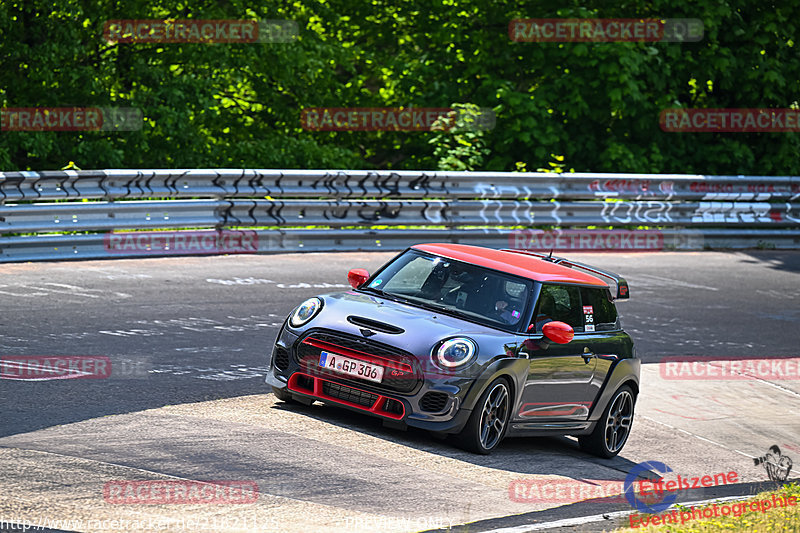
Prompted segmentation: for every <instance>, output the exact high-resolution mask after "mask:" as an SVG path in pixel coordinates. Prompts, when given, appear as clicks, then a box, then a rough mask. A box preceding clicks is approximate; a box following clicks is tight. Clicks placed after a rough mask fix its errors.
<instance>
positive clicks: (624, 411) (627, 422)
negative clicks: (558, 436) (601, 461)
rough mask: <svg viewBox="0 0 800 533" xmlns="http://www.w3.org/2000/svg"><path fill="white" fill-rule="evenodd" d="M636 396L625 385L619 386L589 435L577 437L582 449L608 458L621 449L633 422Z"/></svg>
mask: <svg viewBox="0 0 800 533" xmlns="http://www.w3.org/2000/svg"><path fill="white" fill-rule="evenodd" d="M635 403H636V397H635V396H634V394H633V390H631V388H630V387H628V386H627V385H625V386H623V387H620V388H619V389H618V390H617V392H616V393H614V396H613V397H612V398H611V401H610V402H608V406H607V407H606V409H605V411H603V416H601V417H600V420H598V421H597V425H596V426H595V428H594V431H592V432H591V433H590V434H589V435H584V436H581V437H578V442H579V443H580V445H581V448H582V449H583V450H584V451H587V452H589V453H591V454H593V455H597V456H598V457H604V458H606V459H609V458H611V457H614V456H615V455H617V454H618V453H619V452H620V451H622V447H623V446H625V443H626V442H627V440H628V436H629V435H630V433H631V425H632V424H633V407H634V404H635Z"/></svg>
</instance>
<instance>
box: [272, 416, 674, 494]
mask: <svg viewBox="0 0 800 533" xmlns="http://www.w3.org/2000/svg"><path fill="white" fill-rule="evenodd" d="M272 408H273V409H278V410H286V411H291V412H292V413H294V414H299V415H303V416H307V417H309V418H313V419H315V420H319V421H321V422H325V423H327V424H332V425H336V426H339V427H342V428H347V429H351V430H354V431H358V432H359V433H363V434H366V435H369V436H371V437H375V438H378V439H382V440H385V441H388V442H391V443H394V444H399V445H402V446H406V447H409V448H413V449H416V450H419V451H423V452H427V453H432V454H435V455H440V456H442V457H447V458H450V459H456V460H458V461H464V462H466V463H471V464H474V465H477V466H481V467H485V468H493V469H497V470H504V471H507V472H514V473H517V474H521V475H560V476H564V477H569V478H573V479H576V480H579V479H606V480H616V481H622V480H624V478H625V475H626V474H627V473H628V471H629V470H630V469H631V468H632V467H633V466H634V465H635V464H636V462H634V461H631V460H629V459H626V458H625V455H624V450H623V453H622V454H621V455H620V456H617V457H614V458H612V459H602V458H599V457H596V456H594V455H590V454H588V453H586V452H584V451H582V450H581V449H580V448H579V447H578V442H577V440H576V439H573V438H570V437H564V436H554V437H514V438H508V439H505V440H503V442H502V443H500V445H499V446H498V448H497V449H496V450H495V451H494V452H493V453H492V454H491V455H478V454H474V453H471V452H467V451H464V450H461V449H459V448H458V447H456V445H455V444H454V443H452V442H451V439H441V438H437V437H436V436H434V435H432V434H431V433H430V432H428V431H425V430H421V429H417V428H412V427H409V428H408V429H406V430H402V429H395V428H391V427H384V425H383V422H382V421H381V420H379V419H377V418H373V417H371V416H369V415H365V414H362V413H357V412H354V411H350V410H347V409H342V408H340V407H337V406H332V405H325V404H321V403H319V402H317V403H315V404H314V405H312V406H305V405H300V404H295V403H291V404H288V403H282V402H278V403H276V404H275V405H274V406H273V407H272ZM589 465H594V466H592V467H589ZM657 477H658V476H655V477H653V478H652V479H657ZM648 479H650V478H648Z"/></svg>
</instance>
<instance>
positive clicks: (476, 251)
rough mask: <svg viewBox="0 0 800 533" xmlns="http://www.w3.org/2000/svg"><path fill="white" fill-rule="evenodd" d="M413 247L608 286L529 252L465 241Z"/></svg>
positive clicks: (544, 277) (536, 275)
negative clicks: (516, 251) (466, 242)
mask: <svg viewBox="0 0 800 533" xmlns="http://www.w3.org/2000/svg"><path fill="white" fill-rule="evenodd" d="M412 248H414V249H415V250H422V251H424V252H430V253H432V254H436V255H441V256H443V257H448V258H450V259H455V260H457V261H463V262H465V263H470V264H473V265H478V266H482V267H486V268H491V269H494V270H499V271H501V272H507V273H509V274H514V275H517V276H521V277H523V278H529V279H534V280H536V281H542V282H552V283H580V284H581V285H597V286H599V287H608V284H607V283H606V282H605V281H603V280H601V279H600V278H596V277H594V276H592V275H591V274H587V273H585V272H581V271H579V270H573V269H571V268H568V267H565V266H562V265H556V264H553V263H549V262H547V261H544V260H542V259H539V258H538V257H534V256H531V255H525V254H518V253H514V252H505V251H502V250H493V249H491V248H483V247H481V246H468V245H466V244H446V243H430V244H417V245H414V246H412Z"/></svg>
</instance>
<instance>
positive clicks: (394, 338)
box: [304, 291, 515, 357]
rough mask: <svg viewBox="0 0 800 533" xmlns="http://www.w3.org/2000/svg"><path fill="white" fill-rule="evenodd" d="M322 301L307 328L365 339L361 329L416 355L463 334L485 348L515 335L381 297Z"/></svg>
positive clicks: (351, 294)
mask: <svg viewBox="0 0 800 533" xmlns="http://www.w3.org/2000/svg"><path fill="white" fill-rule="evenodd" d="M320 298H322V299H323V300H324V305H323V308H322V311H320V314H319V316H317V317H315V318H314V319H313V320H312V321H311V322H309V324H308V326H307V328H304V329H311V328H327V329H334V330H337V331H341V332H344V333H350V334H351V335H356V336H364V335H363V332H362V330H369V331H372V332H374V333H375V334H374V335H369V339H370V340H374V341H377V342H382V343H384V344H389V345H391V346H396V347H398V348H401V349H403V350H405V351H407V352H410V353H412V354H415V355H417V356H420V355H424V357H428V355H429V354H430V351H431V348H433V346H434V344H436V343H437V342H439V341H440V340H442V339H444V338H447V337H454V336H458V335H464V336H468V337H471V338H472V339H474V340H475V341H476V342H478V345H479V351H480V348H481V345H482V344H483V345H484V346H485V347H487V348H488V346H486V344H493V343H490V342H488V341H489V340H490V339H492V340H499V341H505V342H508V341H511V340H513V339H514V337H515V335H514V334H513V333H508V332H503V331H500V330H496V329H493V328H489V327H487V326H483V325H480V324H474V323H472V322H467V321H466V320H462V319H460V318H455V317H452V316H449V315H445V314H442V313H437V312H435V311H430V310H427V309H422V308H419V307H413V306H411V305H407V304H404V303H400V302H396V301H394V300H389V299H388V298H382V297H380V296H378V295H372V294H364V293H358V292H354V291H351V292H344V293H337V294H327V295H323V296H320ZM348 317H351V319H352V317H357V318H363V319H367V320H372V321H377V322H380V323H382V324H386V325H387V326H390V327H392V326H393V327H395V328H401V329H403V330H404V332H402V333H388V332H384V331H379V330H378V329H377V328H370V327H365V326H363V325H356V324H353V323H352V322H350V321H349V320H348ZM482 341H484V342H482Z"/></svg>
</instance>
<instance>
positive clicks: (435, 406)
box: [419, 391, 449, 413]
mask: <svg viewBox="0 0 800 533" xmlns="http://www.w3.org/2000/svg"><path fill="white" fill-rule="evenodd" d="M448 398H449V396H448V395H447V393H444V392H435V391H428V392H426V393H425V395H424V396H423V397H422V398H421V399H420V401H419V408H420V409H422V410H423V411H427V412H429V413H438V412H440V411H443V410H444V408H445V406H447V400H448Z"/></svg>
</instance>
